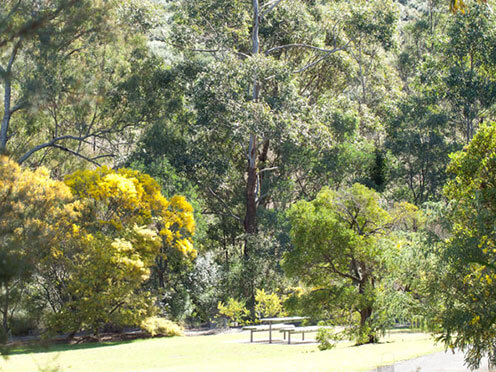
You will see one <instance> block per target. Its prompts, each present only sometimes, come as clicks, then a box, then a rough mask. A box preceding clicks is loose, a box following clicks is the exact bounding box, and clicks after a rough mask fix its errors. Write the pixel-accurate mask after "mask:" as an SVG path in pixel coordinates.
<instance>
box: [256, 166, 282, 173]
mask: <svg viewBox="0 0 496 372" xmlns="http://www.w3.org/2000/svg"><path fill="white" fill-rule="evenodd" d="M276 169H279V167H272V168H264V169H262V170H259V171H258V173H262V172H269V171H273V170H276Z"/></svg>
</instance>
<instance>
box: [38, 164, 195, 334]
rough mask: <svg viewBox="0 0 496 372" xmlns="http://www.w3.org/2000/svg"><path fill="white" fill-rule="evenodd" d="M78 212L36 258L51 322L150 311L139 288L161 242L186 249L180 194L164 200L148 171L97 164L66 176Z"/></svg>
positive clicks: (77, 324)
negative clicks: (64, 235)
mask: <svg viewBox="0 0 496 372" xmlns="http://www.w3.org/2000/svg"><path fill="white" fill-rule="evenodd" d="M65 182H66V183H67V185H68V186H70V188H71V190H72V191H73V194H74V196H75V197H76V198H77V199H78V200H79V203H80V209H79V210H80V218H79V220H78V223H77V224H74V226H73V229H72V233H71V235H70V236H69V237H68V239H66V240H65V241H63V242H61V243H60V244H59V245H58V246H57V249H56V250H55V254H54V255H51V256H49V257H47V258H46V259H45V260H44V261H43V265H42V268H43V271H42V277H43V284H44V286H45V287H46V288H49V289H50V292H52V293H54V294H56V295H55V296H52V297H50V298H48V301H49V302H50V305H51V307H52V309H54V314H53V316H52V317H51V319H50V321H51V325H52V326H53V327H52V328H53V329H54V330H60V331H65V332H76V331H78V330H79V329H82V328H83V329H92V330H93V331H95V332H97V331H98V330H99V329H100V328H101V327H102V326H103V325H105V324H107V323H113V324H118V325H139V324H140V323H141V321H142V320H143V319H144V318H146V317H148V316H151V315H153V313H154V306H153V305H154V298H153V296H152V295H151V294H150V293H148V292H145V291H143V290H141V287H142V284H143V283H144V282H145V281H146V280H147V279H148V277H149V275H150V268H151V266H152V265H153V264H154V263H155V259H156V258H157V257H158V256H160V257H162V258H165V254H163V252H164V251H163V248H164V246H165V245H167V247H169V248H171V249H172V248H174V249H175V250H177V251H178V252H180V253H181V254H182V255H184V256H186V257H194V256H195V255H196V250H195V249H194V248H193V246H192V241H191V239H192V234H193V233H194V228H195V222H194V219H193V210H192V207H191V205H190V204H189V203H188V202H187V201H186V200H185V198H184V197H181V196H175V197H173V198H171V199H170V200H167V199H166V198H165V197H164V196H163V195H162V194H161V192H160V186H159V185H158V184H157V183H156V182H155V180H153V178H151V177H150V176H148V175H145V174H142V173H140V172H137V171H133V170H129V169H119V170H117V171H114V170H111V169H108V168H99V169H97V170H93V171H89V170H88V171H78V172H75V173H74V174H72V175H70V176H68V177H66V180H65Z"/></svg>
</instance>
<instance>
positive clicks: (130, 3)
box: [0, 0, 496, 365]
mask: <svg viewBox="0 0 496 372" xmlns="http://www.w3.org/2000/svg"><path fill="white" fill-rule="evenodd" d="M494 5H495V4H494V1H493V0H487V1H485V0H480V1H478V0H473V1H469V0H465V1H462V0H387V1H386V0H359V1H348V0H332V1H324V0H316V1H305V0H293V1H280V0H270V1H269V0H252V1H233V0H229V1H228V0H203V1H192V0H175V1H165V0H147V1H137V0H124V1H115V0H84V1H73V0H40V1H35V2H33V1H28V0H15V1H13V0H5V1H3V3H2V7H0V98H1V99H2V106H1V108H0V117H1V124H0V153H1V154H3V155H5V156H6V157H3V158H1V160H0V172H1V175H2V177H1V178H0V212H1V213H0V256H1V257H0V305H1V306H0V310H1V314H2V320H3V332H4V333H5V334H9V335H11V334H12V335H13V334H26V333H28V332H40V331H43V330H46V329H47V328H50V329H52V330H55V331H61V332H67V333H68V334H71V333H74V332H75V331H77V330H79V329H86V330H91V331H94V332H98V331H100V330H102V329H118V328H122V327H123V326H126V325H139V324H145V323H146V322H147V321H145V319H152V320H150V321H149V322H150V324H148V323H146V324H148V325H149V326H150V329H153V328H154V327H158V326H159V324H158V323H157V324H155V320H153V319H156V318H154V316H155V315H157V313H159V314H158V315H160V316H162V317H167V318H169V319H171V320H174V321H180V322H185V323H190V324H199V323H201V324H205V323H212V322H216V321H218V319H219V317H218V313H219V311H220V312H221V313H223V314H225V315H227V314H228V313H229V314H230V315H228V316H230V317H231V315H232V317H231V319H236V320H235V322H238V323H239V322H240V321H247V322H249V321H255V320H256V318H257V317H258V316H264V315H268V314H271V315H275V314H283V313H288V312H289V313H298V312H300V313H302V314H303V313H304V315H312V316H313V317H314V318H313V319H312V321H316V320H324V321H329V322H331V323H334V324H336V323H337V324H339V325H344V326H346V327H347V329H348V330H350V332H351V333H352V334H353V335H354V337H355V338H356V340H357V341H358V342H359V343H361V342H372V341H376V340H377V339H378V336H379V335H380V332H379V331H380V330H382V329H384V328H385V327H389V326H393V325H395V324H398V323H405V322H411V321H412V319H415V322H416V321H417V320H419V319H422V322H424V323H425V324H428V325H430V326H432V327H433V328H434V329H435V331H436V332H441V333H440V334H441V335H442V339H443V340H444V341H445V342H446V343H447V345H448V346H449V345H455V346H460V347H468V346H469V345H471V346H470V349H469V351H468V354H467V356H468V360H469V362H470V363H471V364H472V365H476V364H477V363H478V361H479V359H480V357H481V356H482V355H483V354H484V353H489V354H490V355H491V356H493V354H492V353H493V351H491V350H492V349H491V348H490V347H489V346H488V345H490V344H491V343H492V342H493V339H492V333H491V332H492V331H491V329H492V328H494V321H493V317H492V316H491V313H490V310H488V309H490V308H491V302H490V301H491V300H490V298H491V296H492V292H491V288H492V287H491V285H492V281H493V277H492V275H493V274H494V273H492V271H491V270H493V268H492V266H491V265H492V264H493V263H492V261H491V249H492V248H491V244H492V243H491V242H492V240H491V239H492V237H491V233H492V230H491V226H492V224H494V221H495V218H496V216H493V215H492V214H491V208H492V206H491V195H492V194H491V193H492V192H494V190H493V188H494V185H492V184H491V177H492V176H491V175H492V173H491V166H492V163H491V161H492V157H491V156H492V155H491V154H492V152H493V150H494V149H493V148H492V147H491V143H492V142H491V141H492V139H491V138H492V137H491V136H492V134H491V133H492V130H493V129H492V128H493V127H492V126H488V127H486V126H485V125H486V123H489V122H492V121H494V120H495V119H496V110H495V108H496V64H495V58H494V56H495V47H494V46H495V45H496V15H495V13H494V12H493V11H492V8H493V7H494ZM450 10H451V11H450ZM464 146H468V147H466V148H465V150H464V152H458V153H457V155H453V156H452V157H451V160H450V154H451V153H454V152H457V151H460V150H462V149H463V148H464ZM448 164H450V165H449V167H448ZM41 167H44V168H41ZM447 169H448V171H447ZM445 185H447V186H445ZM443 189H444V191H443ZM175 195H183V196H175ZM364 224H365V225H364ZM283 269H284V270H283ZM479 274H480V276H479V277H478V276H477V275H479ZM439 289H441V290H439ZM451 292H453V297H452V298H451V297H450V296H448V294H449V293H451ZM467 293H468V295H465V294H467ZM465 297H466V298H465ZM473 298H475V299H476V300H475V301H474V300H473ZM283 299H284V300H285V302H284V304H283V302H282V300H283ZM219 304H220V305H219ZM436 309H438V310H436ZM231 313H232V314H231ZM317 318H318V319H317ZM160 319H161V318H160ZM166 328H167V327H166ZM154 332H155V331H150V333H154ZM333 337H334V336H333ZM325 338H326V337H324V335H323V336H322V340H323V343H325V342H326V341H325V340H324V339H325Z"/></svg>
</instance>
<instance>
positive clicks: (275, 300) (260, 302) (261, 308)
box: [255, 289, 287, 318]
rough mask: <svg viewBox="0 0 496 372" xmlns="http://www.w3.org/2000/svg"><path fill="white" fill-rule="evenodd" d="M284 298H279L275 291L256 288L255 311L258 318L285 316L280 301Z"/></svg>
mask: <svg viewBox="0 0 496 372" xmlns="http://www.w3.org/2000/svg"><path fill="white" fill-rule="evenodd" d="M284 300H285V299H284V298H282V299H281V298H279V296H278V295H277V294H276V293H265V290H263V289H257V291H256V293H255V301H256V305H255V312H256V313H257V314H258V315H259V317H260V318H262V317H263V318H268V317H276V316H286V315H287V313H286V312H285V311H284V308H283V306H282V302H284Z"/></svg>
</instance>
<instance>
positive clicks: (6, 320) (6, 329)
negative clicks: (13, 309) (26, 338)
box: [2, 283, 10, 337]
mask: <svg viewBox="0 0 496 372" xmlns="http://www.w3.org/2000/svg"><path fill="white" fill-rule="evenodd" d="M4 287H5V301H4V303H3V306H2V317H3V319H2V328H3V333H4V335H5V337H7V336H8V334H9V296H10V293H9V292H10V289H9V285H8V283H4Z"/></svg>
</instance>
